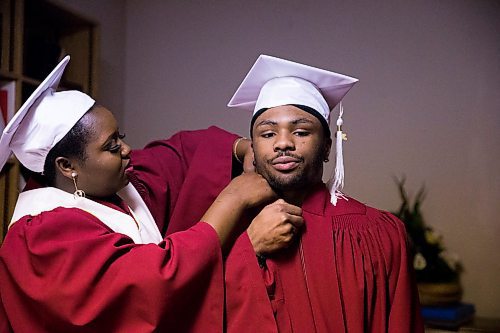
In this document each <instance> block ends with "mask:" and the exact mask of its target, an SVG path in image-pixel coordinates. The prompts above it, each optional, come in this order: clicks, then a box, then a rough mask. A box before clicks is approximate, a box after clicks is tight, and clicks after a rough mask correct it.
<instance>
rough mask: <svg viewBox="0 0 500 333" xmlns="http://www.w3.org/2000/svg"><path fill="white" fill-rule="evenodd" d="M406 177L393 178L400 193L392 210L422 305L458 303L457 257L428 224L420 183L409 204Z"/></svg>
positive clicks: (459, 291) (460, 269)
mask: <svg viewBox="0 0 500 333" xmlns="http://www.w3.org/2000/svg"><path fill="white" fill-rule="evenodd" d="M405 180H406V179H405V178H404V177H403V178H402V179H396V183H397V186H398V189H399V194H400V196H401V206H400V207H399V211H397V212H396V213H395V215H396V216H397V217H399V218H400V219H401V220H402V221H403V222H404V223H405V226H406V231H407V233H408V238H409V241H410V247H411V253H412V256H413V267H414V269H415V273H416V280H417V284H418V290H419V295H420V302H421V303H422V304H423V305H445V304H450V303H454V302H459V301H460V300H461V297H462V287H461V284H460V274H461V272H462V265H461V263H460V261H459V260H458V258H457V257H456V256H455V255H453V254H450V253H449V252H448V251H446V248H445V247H444V244H443V237H442V235H441V234H439V233H438V232H436V231H435V230H434V229H433V228H432V227H430V226H429V225H427V224H426V223H425V221H424V219H423V216H422V213H421V205H422V201H423V200H424V198H425V195H426V192H425V187H424V186H422V187H421V188H420V190H419V191H418V192H417V195H416V196H415V200H414V203H413V204H410V200H409V197H408V194H407V192H406V190H405Z"/></svg>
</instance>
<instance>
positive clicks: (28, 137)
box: [0, 56, 95, 172]
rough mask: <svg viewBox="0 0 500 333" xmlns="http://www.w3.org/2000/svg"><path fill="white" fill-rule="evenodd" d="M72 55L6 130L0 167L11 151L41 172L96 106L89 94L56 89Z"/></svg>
mask: <svg viewBox="0 0 500 333" xmlns="http://www.w3.org/2000/svg"><path fill="white" fill-rule="evenodd" d="M69 59H70V57H69V56H66V57H65V58H64V59H63V60H62V61H61V62H60V63H59V64H58V65H57V66H56V67H55V68H54V70H52V72H51V73H50V74H49V75H48V76H47V77H46V78H45V80H43V82H42V83H41V84H40V85H39V86H38V87H37V88H36V90H35V91H34V92H33V94H31V96H30V97H29V98H28V99H27V100H26V102H24V104H23V106H21V108H20V109H19V111H17V112H16V114H15V115H14V117H12V119H11V121H10V122H9V123H8V124H7V126H6V127H5V129H4V130H3V133H2V137H1V138H0V169H1V168H2V167H3V166H4V165H5V162H7V159H8V158H9V156H10V154H11V152H12V153H14V155H16V157H17V158H18V159H19V161H20V162H21V163H22V164H23V165H24V166H25V167H26V168H28V169H30V170H31V171H34V172H42V171H43V166H44V163H45V158H46V157H47V154H48V153H49V151H50V150H51V149H52V147H54V146H55V145H56V144H57V143H58V142H59V141H60V140H61V139H62V138H63V137H64V136H65V135H66V134H67V133H68V132H69V131H70V130H71V128H72V127H73V126H74V125H75V124H76V123H77V122H78V120H79V119H80V118H81V117H82V116H83V115H84V114H85V113H86V112H87V111H88V110H89V109H90V108H91V107H92V106H93V105H94V103H95V101H94V100H93V99H92V98H91V97H90V96H88V95H86V94H84V93H82V92H80V91H76V90H71V91H61V92H56V89H57V86H58V85H59V81H60V80H61V77H62V75H63V73H64V69H65V68H66V65H67V64H68V62H69Z"/></svg>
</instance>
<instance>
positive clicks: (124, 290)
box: [0, 127, 236, 333]
mask: <svg viewBox="0 0 500 333" xmlns="http://www.w3.org/2000/svg"><path fill="white" fill-rule="evenodd" d="M235 138H236V136H234V135H232V134H229V133H227V132H224V131H222V130H219V129H217V128H215V127H211V128H209V129H208V130H204V131H191V132H181V133H180V134H177V135H175V136H173V137H172V138H170V139H169V140H164V141H157V142H154V143H152V144H150V145H148V146H147V147H146V148H145V149H143V150H140V151H135V152H133V154H132V164H133V166H134V170H133V171H132V174H131V177H130V178H131V182H132V183H133V184H134V186H135V187H136V188H137V190H138V191H139V193H140V194H141V195H142V196H143V198H144V201H145V202H146V204H147V205H148V206H149V207H150V210H151V212H152V215H153V217H154V218H155V220H156V221H157V223H158V226H159V229H160V231H165V230H166V229H167V228H169V227H172V229H173V231H177V232H175V233H173V232H172V233H171V234H170V235H169V236H168V237H166V238H165V239H164V241H163V242H162V243H161V244H159V246H158V245H156V244H144V245H140V244H134V243H133V242H132V240H131V239H130V238H129V237H127V236H125V235H122V234H119V233H115V232H113V231H112V230H111V229H109V228H108V227H107V226H106V225H105V224H103V223H102V222H101V221H100V220H98V219H97V218H96V217H94V216H93V215H91V214H89V213H87V212H84V211H82V210H80V209H76V208H56V209H54V210H52V211H48V212H43V213H41V214H39V215H37V216H34V217H31V216H26V217H23V218H21V219H20V220H19V221H18V222H16V223H15V224H14V225H13V226H12V227H11V228H10V230H9V232H8V233H7V236H6V238H5V241H4V243H3V245H2V248H1V249H0V297H1V302H0V330H1V331H2V332H3V331H8V328H7V327H8V326H10V327H11V328H10V329H12V330H13V331H14V332H16V333H17V332H29V333H33V332H153V331H154V332H158V331H170V332H220V331H221V330H222V325H223V324H222V321H223V299H224V291H223V267H222V256H221V251H220V244H219V240H218V237H217V235H216V233H215V231H214V230H213V228H212V227H211V226H209V225H208V224H205V223H202V222H201V223H196V222H197V221H198V220H199V218H200V217H201V216H202V214H203V213H204V209H205V207H208V206H209V205H210V204H211V202H212V201H213V198H214V194H217V193H218V192H219V191H220V189H222V188H223V187H224V186H225V185H226V184H227V182H228V181H229V180H230V177H231V160H232V149H231V147H232V144H233V142H234V140H235ZM191 184H198V185H199V186H202V185H203V186H204V187H203V189H204V190H206V193H198V192H201V191H199V189H200V187H198V191H194V189H190V188H189V186H190V185H191ZM200 184H201V185H200ZM190 204H191V209H190V210H186V207H187V206H188V205H190ZM178 207H183V209H184V212H185V213H186V215H182V213H181V212H179V213H177V209H178ZM184 216H185V219H183V217H184ZM173 217H175V218H176V219H175V223H174V224H172V225H170V226H169V221H170V222H171V221H173V220H172V218H173ZM185 226H186V227H185ZM191 226H192V227H191ZM184 227H185V228H184ZM189 227H191V228H189ZM188 228H189V229H188ZM180 230H185V231H180Z"/></svg>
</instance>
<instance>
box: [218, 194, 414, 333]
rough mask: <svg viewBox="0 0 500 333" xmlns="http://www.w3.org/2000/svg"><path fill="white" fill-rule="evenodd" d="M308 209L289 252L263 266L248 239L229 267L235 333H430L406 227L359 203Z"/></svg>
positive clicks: (310, 203)
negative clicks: (426, 332)
mask: <svg viewBox="0 0 500 333" xmlns="http://www.w3.org/2000/svg"><path fill="white" fill-rule="evenodd" d="M329 199H330V195H329V193H328V191H327V189H326V187H325V186H324V185H322V186H320V187H318V188H317V189H315V191H314V192H313V193H312V194H311V195H310V196H309V197H308V198H307V199H306V201H305V202H304V204H303V206H302V209H303V217H304V220H305V226H304V228H303V229H302V234H301V237H300V239H299V240H298V241H297V242H296V244H294V245H293V246H291V247H290V248H289V249H287V250H285V251H282V252H281V253H279V254H277V255H275V256H273V257H271V258H270V259H268V260H267V268H265V269H261V268H260V267H259V266H258V263H257V260H256V257H255V253H254V251H253V249H252V246H251V243H250V241H249V239H248V236H247V234H246V233H244V234H242V235H241V237H240V238H239V239H238V240H237V242H236V244H235V246H234V247H233V249H232V250H231V253H230V254H229V257H228V258H227V260H226V263H225V266H226V276H225V279H226V302H227V304H226V307H227V331H228V332H235V333H236V332H257V331H258V332H278V331H279V332H349V333H357V332H359V333H364V332H394V333H396V332H398V333H399V332H405V333H407V332H423V324H422V320H421V317H420V312H419V311H420V310H419V305H418V294H417V291H416V285H415V283H414V281H413V275H412V269H411V267H410V266H411V265H410V260H409V257H408V249H407V238H406V233H405V228H404V225H403V224H402V222H401V221H399V220H398V219H396V218H395V217H394V216H392V215H390V214H388V213H385V212H380V211H378V210H376V209H373V208H370V207H367V206H365V205H363V204H361V203H359V202H357V201H356V200H354V199H351V198H349V200H348V201H346V200H339V201H338V203H337V206H333V205H332V204H330V202H329Z"/></svg>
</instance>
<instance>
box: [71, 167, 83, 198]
mask: <svg viewBox="0 0 500 333" xmlns="http://www.w3.org/2000/svg"><path fill="white" fill-rule="evenodd" d="M76 176H78V175H77V173H76V172H72V173H71V178H73V184H75V192H74V193H73V196H74V197H75V199H76V198H85V192H84V191H83V190H79V189H78V186H76Z"/></svg>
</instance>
